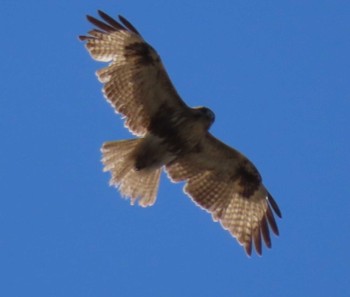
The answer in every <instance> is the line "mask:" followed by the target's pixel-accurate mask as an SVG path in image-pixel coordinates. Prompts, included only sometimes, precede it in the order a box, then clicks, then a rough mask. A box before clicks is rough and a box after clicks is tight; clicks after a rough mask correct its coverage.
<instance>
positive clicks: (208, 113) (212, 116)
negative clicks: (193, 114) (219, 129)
mask: <svg viewBox="0 0 350 297" xmlns="http://www.w3.org/2000/svg"><path fill="white" fill-rule="evenodd" d="M202 112H203V114H204V115H205V116H206V117H208V118H209V119H211V120H212V121H214V120H215V114H214V113H213V112H212V111H211V110H210V109H209V108H206V107H204V108H203V109H202Z"/></svg>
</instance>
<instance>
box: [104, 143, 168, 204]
mask: <svg viewBox="0 0 350 297" xmlns="http://www.w3.org/2000/svg"><path fill="white" fill-rule="evenodd" d="M142 140H143V139H142V138H136V139H129V140H120V141H111V142H106V143H104V144H103V146H102V148H101V151H102V154H103V157H102V163H103V164H104V166H105V167H104V169H103V170H104V171H110V172H111V175H112V177H111V180H110V185H113V186H116V187H117V188H118V189H119V191H120V193H121V194H122V196H123V197H127V198H130V199H131V204H135V201H136V200H137V199H138V203H139V205H141V206H143V207H145V206H151V205H153V204H154V202H155V201H156V196H157V191H158V185H159V178H160V173H161V170H162V168H157V169H143V170H139V171H137V170H135V168H134V165H135V156H134V154H133V152H134V149H135V148H136V147H137V145H138V144H139V143H140V142H141V141H142Z"/></svg>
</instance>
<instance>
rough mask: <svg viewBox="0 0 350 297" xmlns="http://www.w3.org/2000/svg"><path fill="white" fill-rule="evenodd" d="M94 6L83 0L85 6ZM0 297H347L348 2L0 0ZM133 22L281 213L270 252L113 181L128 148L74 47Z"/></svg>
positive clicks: (176, 195)
mask: <svg viewBox="0 0 350 297" xmlns="http://www.w3.org/2000/svg"><path fill="white" fill-rule="evenodd" d="M87 2H88V3H87ZM1 6H2V9H1V11H2V16H1V18H0V24H1V28H2V34H1V35H2V42H1V44H2V46H1V56H2V62H1V71H0V78H1V81H2V84H1V88H0V96H1V99H0V100H1V109H0V133H1V138H2V140H3V142H2V146H1V152H2V153H1V155H0V164H1V167H0V168H1V169H0V181H1V195H0V197H1V198H0V279H1V285H0V295H1V296H7V297H9V296H45V297H47V296H65V297H67V296H131V297H134V296H169V297H172V296H182V297H186V296H250V297H251V296H284V297H288V296H345V295H346V294H347V292H349V285H348V282H349V275H350V272H349V265H350V256H349V248H350V236H349V229H350V220H349V213H350V199H349V197H350V190H349V178H350V174H349V166H350V157H349V151H350V135H349V127H350V83H349V78H350V58H349V53H350V39H349V33H350V21H349V18H350V2H349V1H323V0H318V1H220V2H219V1H205V0H202V1H191V2H189V1H140V0H135V1H133V0H128V1H75V2H73V1H23V0H22V1H20V0H18V1H1ZM97 9H102V10H104V11H106V12H107V13H109V14H111V15H113V16H116V15H117V14H122V15H123V16H125V17H126V18H128V19H129V20H130V21H131V22H132V23H133V24H134V25H135V26H136V28H138V29H139V31H140V32H141V33H142V34H143V36H144V37H145V38H146V39H147V41H148V42H149V43H151V44H152V45H153V46H154V47H155V48H156V49H157V50H158V52H159V54H160V55H161V57H162V59H163V61H164V64H165V66H166V68H167V70H168V73H169V75H170V77H171V78H172V80H173V82H174V84H175V86H176V87H177V90H178V91H179V93H180V94H181V96H182V97H183V99H184V100H185V101H186V102H187V103H188V104H189V105H190V106H198V105H205V106H208V107H210V108H211V109H212V110H213V111H214V112H215V114H216V122H215V123H214V125H213V127H212V128H211V131H212V133H213V134H214V135H216V136H217V137H219V138H220V139H222V140H223V141H225V142H226V143H227V144H229V145H231V146H233V147H235V148H237V149H239V150H240V151H242V152H244V154H245V155H247V156H248V157H249V158H250V159H251V160H252V161H253V162H254V163H255V165H256V166H257V167H258V168H259V171H260V172H261V174H262V176H263V179H264V182H265V184H266V186H267V187H268V189H269V190H270V192H271V193H272V194H273V196H274V197H275V199H276V200H277V202H278V204H279V205H280V208H281V210H282V213H283V219H282V220H278V224H279V227H280V233H281V234H280V236H279V237H278V238H277V237H273V238H272V241H273V242H272V245H273V246H272V249H271V250H266V249H264V251H263V257H259V256H257V255H256V254H253V256H252V257H251V258H248V257H247V256H246V255H245V253H244V251H243V249H242V248H241V247H240V246H239V245H238V244H237V243H236V240H235V239H233V238H231V236H230V235H229V234H228V233H227V232H225V231H224V230H222V229H221V227H220V226H219V224H217V223H213V222H212V220H211V217H210V216H209V215H208V214H207V213H205V212H204V211H202V210H201V209H199V208H198V207H196V206H195V205H194V204H193V203H192V202H191V201H190V199H189V198H187V197H186V196H185V195H184V194H183V193H182V185H181V184H176V185H174V184H171V182H169V181H168V180H167V178H166V176H162V181H161V186H160V190H159V194H158V200H157V203H156V204H155V205H154V206H153V207H152V208H147V209H143V208H140V207H136V206H135V207H131V206H130V205H129V202H128V201H126V200H123V199H121V198H120V196H119V193H118V192H117V191H116V190H115V189H114V188H110V187H109V186H108V180H109V174H107V173H103V172H102V165H101V163H100V158H101V156H100V146H101V144H102V143H103V142H104V141H107V140H115V139H123V138H129V137H130V134H129V132H128V131H127V130H126V129H125V128H123V125H122V121H121V120H120V117H119V116H117V115H115V114H114V111H113V110H112V109H111V108H110V106H109V104H107V103H106V102H105V100H104V99H103V97H102V94H101V85H100V83H99V82H98V81H97V79H96V77H95V75H94V72H95V71H96V70H97V69H99V68H101V67H103V64H102V63H97V62H94V61H93V60H92V59H91V58H90V57H89V55H88V53H87V52H86V50H85V49H84V47H83V43H81V42H79V41H78V39H77V36H78V35H79V34H85V33H86V32H87V31H88V30H89V29H91V25H90V24H89V23H88V22H87V21H86V19H85V15H86V14H92V15H96V10H97Z"/></svg>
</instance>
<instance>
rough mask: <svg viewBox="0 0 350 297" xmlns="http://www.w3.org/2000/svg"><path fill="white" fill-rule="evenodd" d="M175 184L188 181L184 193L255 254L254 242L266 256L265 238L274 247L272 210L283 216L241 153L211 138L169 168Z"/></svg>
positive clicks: (254, 169) (276, 232) (210, 136)
mask: <svg viewBox="0 0 350 297" xmlns="http://www.w3.org/2000/svg"><path fill="white" fill-rule="evenodd" d="M166 171H167V173H168V175H169V177H170V178H171V180H172V181H174V182H179V181H185V182H186V185H185V187H184V191H185V193H186V194H188V195H189V196H190V197H191V198H192V200H193V201H194V202H195V203H196V204H198V205H199V206H200V207H202V208H204V209H205V210H207V211H208V212H210V213H211V214H212V216H213V219H214V220H215V221H219V222H220V223H221V225H222V226H223V227H224V229H226V230H228V231H229V232H230V233H231V234H232V235H233V236H234V237H235V238H236V239H237V240H238V242H239V243H240V244H241V245H243V246H244V248H245V250H246V253H247V254H248V255H250V254H251V250H252V242H254V245H255V249H256V251H257V253H258V254H261V253H262V244H261V237H263V239H264V241H265V244H266V245H267V247H271V239H270V232H269V227H270V228H271V229H272V231H273V232H274V233H275V234H276V235H278V228H277V224H276V221H275V219H274V216H273V212H272V210H274V212H275V213H276V214H277V215H278V216H279V217H281V212H280V210H279V208H278V206H277V204H276V202H275V201H274V199H273V198H272V196H271V195H270V194H269V192H268V191H267V190H266V189H265V187H264V185H263V184H262V182H261V177H260V174H259V172H258V171H257V169H256V168H255V166H254V165H253V164H252V163H251V162H250V161H249V160H248V159H247V158H246V157H245V156H243V155H242V154H241V153H239V152H238V151H236V150H234V149H233V148H230V147H229V146H227V145H225V144H224V143H222V142H221V141H219V140H218V139H216V138H215V137H213V136H212V135H211V134H209V133H208V134H207V136H206V138H205V139H204V140H203V142H202V143H201V145H200V146H199V148H198V151H197V152H195V153H193V154H190V155H186V156H184V157H182V158H178V159H176V160H174V161H173V162H172V163H170V164H168V165H167V166H166Z"/></svg>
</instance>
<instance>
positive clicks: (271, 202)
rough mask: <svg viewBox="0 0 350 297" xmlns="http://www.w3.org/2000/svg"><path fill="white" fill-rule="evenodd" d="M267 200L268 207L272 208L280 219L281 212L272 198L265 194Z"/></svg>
mask: <svg viewBox="0 0 350 297" xmlns="http://www.w3.org/2000/svg"><path fill="white" fill-rule="evenodd" d="M267 198H268V201H269V203H270V205H271V206H272V209H273V210H274V212H275V213H276V215H277V216H278V217H279V218H282V212H281V210H280V208H279V207H278V204H277V202H276V201H275V199H273V197H272V195H271V194H270V193H267Z"/></svg>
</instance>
